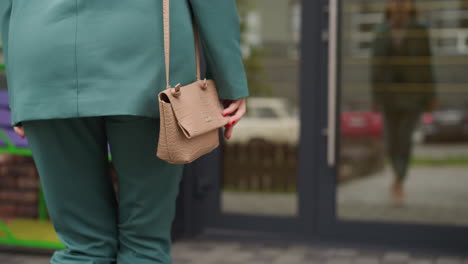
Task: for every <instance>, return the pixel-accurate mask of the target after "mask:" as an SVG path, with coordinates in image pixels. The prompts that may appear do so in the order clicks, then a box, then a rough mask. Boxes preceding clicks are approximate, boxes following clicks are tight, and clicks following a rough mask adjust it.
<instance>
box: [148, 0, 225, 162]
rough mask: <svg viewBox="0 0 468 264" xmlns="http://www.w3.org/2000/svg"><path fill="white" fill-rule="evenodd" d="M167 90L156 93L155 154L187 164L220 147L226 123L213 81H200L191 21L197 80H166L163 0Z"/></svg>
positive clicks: (166, 4)
mask: <svg viewBox="0 0 468 264" xmlns="http://www.w3.org/2000/svg"><path fill="white" fill-rule="evenodd" d="M163 20H164V21H163V22H164V23H163V24H164V57H165V64H166V65H165V66H166V89H165V90H163V91H161V92H160V93H158V102H159V110H160V130H159V139H158V146H157V151H156V156H157V157H159V158H160V159H162V160H165V161H167V162H169V163H174V164H181V163H190V162H192V161H194V160H196V159H197V158H199V157H201V156H203V155H205V154H207V153H209V152H211V151H213V150H214V149H215V148H217V147H218V146H219V128H220V127H223V126H224V125H226V124H227V123H228V122H229V117H224V116H223V115H222V111H223V107H222V105H221V102H220V100H219V98H218V92H217V89H216V86H215V83H214V81H213V80H206V78H205V79H204V80H200V47H199V37H198V27H197V24H196V22H195V21H192V23H193V24H192V25H193V31H194V39H195V58H196V78H197V79H196V81H195V82H193V83H190V84H188V85H185V86H181V85H180V83H178V84H177V85H176V86H175V87H171V86H170V83H169V68H170V67H169V61H170V59H169V58H170V24H169V21H170V19H169V0H163Z"/></svg>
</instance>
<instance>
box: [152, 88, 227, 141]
mask: <svg viewBox="0 0 468 264" xmlns="http://www.w3.org/2000/svg"><path fill="white" fill-rule="evenodd" d="M203 82H204V81H203V80H198V81H195V82H193V83H191V84H188V85H186V86H183V87H180V95H179V96H177V97H175V96H174V95H173V94H172V92H171V89H174V88H169V89H165V90H164V91H161V92H160V93H159V95H158V98H159V100H160V101H164V102H166V103H170V105H171V107H172V110H173V111H174V115H175V118H176V119H177V122H178V124H179V127H180V128H181V129H182V131H183V133H184V134H185V136H186V137H187V138H192V137H196V136H198V135H201V134H203V133H206V132H208V131H211V130H213V129H217V128H220V127H222V126H224V125H226V124H227V123H228V122H229V117H227V116H226V117H224V116H223V114H222V111H223V108H222V106H221V103H220V101H219V98H218V93H217V90H216V87H215V84H214V82H213V81H212V80H206V82H207V84H208V86H207V87H206V88H205V89H202V85H203Z"/></svg>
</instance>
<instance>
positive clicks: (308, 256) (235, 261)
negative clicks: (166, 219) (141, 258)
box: [0, 240, 468, 264]
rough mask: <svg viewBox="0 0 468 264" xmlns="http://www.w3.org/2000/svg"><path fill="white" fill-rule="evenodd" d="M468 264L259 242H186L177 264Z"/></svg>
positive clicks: (16, 261) (44, 261)
mask: <svg viewBox="0 0 468 264" xmlns="http://www.w3.org/2000/svg"><path fill="white" fill-rule="evenodd" d="M0 263H1V264H48V263H49V256H47V255H31V254H18V253H16V254H14V253H6V252H2V251H0ZM241 263H242V264H247V263H249V264H468V256H464V257H463V256H451V255H440V254H437V253H431V254H426V253H424V254H422V253H411V252H405V251H384V250H382V251H379V250H368V249H357V248H350V247H345V248H338V247H324V246H323V247H322V246H312V245H285V244H272V243H259V242H232V241H217V240H202V241H200V240H182V241H178V242H176V243H174V245H173V264H241ZM135 264H137V263H135Z"/></svg>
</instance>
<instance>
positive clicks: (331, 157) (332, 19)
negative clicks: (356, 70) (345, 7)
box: [327, 0, 338, 166]
mask: <svg viewBox="0 0 468 264" xmlns="http://www.w3.org/2000/svg"><path fill="white" fill-rule="evenodd" d="M337 22H338V0H329V6H328V28H329V29H328V127H327V148H328V149H327V163H328V165H329V166H335V164H336V160H335V159H336V153H335V152H336V151H335V149H336V106H337V105H336V95H337V93H336V89H337V77H338V76H337V62H338V61H337V59H338V58H337V48H338V43H337V40H338V36H337V35H338V25H337V24H338V23H337Z"/></svg>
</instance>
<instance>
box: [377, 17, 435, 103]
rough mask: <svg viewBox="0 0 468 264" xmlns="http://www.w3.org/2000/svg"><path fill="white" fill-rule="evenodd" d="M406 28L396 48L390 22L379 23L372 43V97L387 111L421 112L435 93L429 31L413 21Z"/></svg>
mask: <svg viewBox="0 0 468 264" xmlns="http://www.w3.org/2000/svg"><path fill="white" fill-rule="evenodd" d="M405 31H406V33H405V36H404V37H403V40H402V44H401V47H399V48H397V47H395V46H394V45H393V44H392V42H393V40H392V36H391V28H390V24H389V23H388V22H384V23H381V24H378V25H376V28H375V30H374V32H375V38H374V41H373V42H372V46H371V53H372V54H371V62H372V63H371V68H370V73H371V84H372V97H373V100H374V102H375V103H377V104H379V105H380V106H382V107H383V109H384V110H390V111H391V110H410V111H412V110H414V111H422V110H425V109H427V108H428V107H429V105H430V103H431V101H433V100H434V98H435V94H436V93H435V78H434V73H433V66H432V52H431V47H430V37H429V31H428V28H427V26H425V25H423V24H421V23H418V22H416V21H414V20H413V21H412V22H411V23H409V24H408V25H407V27H406V28H405Z"/></svg>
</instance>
